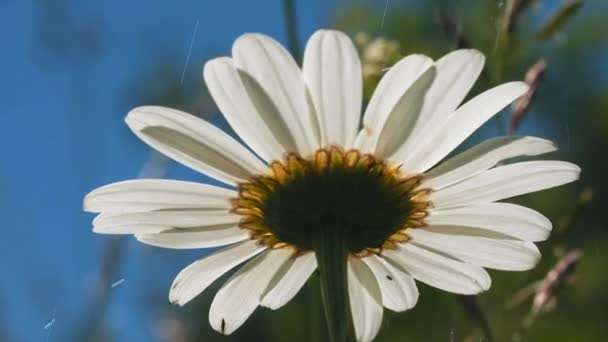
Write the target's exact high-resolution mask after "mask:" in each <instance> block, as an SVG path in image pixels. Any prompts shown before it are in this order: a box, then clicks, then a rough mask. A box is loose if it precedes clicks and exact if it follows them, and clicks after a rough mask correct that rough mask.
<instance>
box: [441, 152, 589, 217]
mask: <svg viewBox="0 0 608 342" xmlns="http://www.w3.org/2000/svg"><path fill="white" fill-rule="evenodd" d="M580 171H581V169H580V168H579V167H578V166H576V165H574V164H571V163H567V162H562V161H554V160H547V161H544V160H542V161H528V162H521V163H514V164H509V165H504V166H499V167H496V168H493V169H491V170H488V171H485V172H483V173H481V174H479V175H477V176H475V177H472V178H469V179H467V180H465V181H463V182H460V183H457V184H454V185H452V186H449V187H447V188H443V189H441V190H438V191H434V192H432V193H431V195H430V200H431V202H433V205H434V206H435V208H450V207H458V206H465V205H471V204H480V203H487V202H494V201H498V200H501V199H504V198H510V197H514V196H518V195H523V194H527V193H530V192H535V191H539V190H544V189H548V188H552V187H556V186H559V185H562V184H566V183H570V182H572V181H575V180H577V179H578V178H579V174H580Z"/></svg>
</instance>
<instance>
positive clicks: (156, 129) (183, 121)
mask: <svg viewBox="0 0 608 342" xmlns="http://www.w3.org/2000/svg"><path fill="white" fill-rule="evenodd" d="M125 121H126V122H127V125H129V127H130V128H131V130H133V132H134V133H135V134H136V135H137V136H138V137H139V138H140V139H142V140H143V141H145V142H146V143H148V144H149V145H150V146H152V147H154V148H155V149H157V150H158V151H159V152H161V153H163V154H165V155H167V156H169V157H171V158H173V159H174V160H176V161H178V162H180V163H182V164H184V165H186V166H188V167H191V168H193V169H195V170H197V171H199V172H202V173H204V174H207V175H209V176H211V177H213V178H215V179H217V180H220V181H222V182H224V183H227V184H232V185H234V184H235V183H236V182H238V181H244V180H247V179H248V177H249V176H250V175H251V174H259V173H262V172H264V171H265V169H266V167H265V165H264V164H263V163H262V162H261V161H260V160H259V159H258V158H256V157H255V156H254V155H253V154H252V153H251V152H249V150H247V149H246V148H245V147H244V146H243V145H241V144H239V143H238V142H237V141H236V140H234V139H233V138H231V137H230V136H229V135H228V134H226V133H224V132H223V131H222V130H220V129H219V128H217V127H215V126H213V125H211V124H210V123H208V122H206V121H204V120H201V119H199V118H197V117H195V116H193V115H190V114H187V113H184V112H180V111H178V110H175V109H170V108H164V107H156V106H146V107H138V108H135V109H133V110H132V111H131V112H129V115H127V118H126V119H125Z"/></svg>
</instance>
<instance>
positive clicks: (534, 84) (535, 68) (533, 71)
mask: <svg viewBox="0 0 608 342" xmlns="http://www.w3.org/2000/svg"><path fill="white" fill-rule="evenodd" d="M546 68H547V63H546V62H545V60H544V59H542V58H541V59H540V60H538V62H536V63H534V65H532V66H531V67H530V69H528V71H527V72H526V76H525V78H524V82H526V84H528V86H529V87H530V88H529V89H528V91H527V92H526V93H525V94H524V95H522V96H521V97H520V98H518V99H517V100H515V102H513V104H512V105H511V118H510V120H509V134H513V133H515V132H516V131H517V129H518V128H519V125H520V124H521V121H522V119H523V118H524V116H525V114H526V112H527V111H528V109H529V108H530V106H531V105H532V101H533V100H534V97H535V95H536V92H537V90H538V87H539V85H540V83H541V81H542V79H543V75H544V73H545V69H546Z"/></svg>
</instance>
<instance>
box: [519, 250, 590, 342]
mask: <svg viewBox="0 0 608 342" xmlns="http://www.w3.org/2000/svg"><path fill="white" fill-rule="evenodd" d="M582 257H583V251H581V250H579V249H574V250H571V251H569V252H567V253H565V254H564V255H563V256H562V257H561V258H560V259H559V260H558V261H557V263H556V264H555V265H554V266H553V267H552V268H551V269H550V270H549V272H547V275H546V276H545V277H544V278H543V279H542V280H540V281H537V282H535V283H533V284H531V285H532V286H533V288H534V291H533V292H532V293H529V290H528V288H529V287H530V286H526V287H525V288H524V290H525V291H524V290H522V291H520V292H518V293H517V294H516V296H519V297H522V293H524V292H525V293H526V296H525V298H524V300H525V299H527V298H529V297H530V296H532V295H534V298H533V300H532V307H531V308H530V312H529V313H528V315H527V316H526V317H525V318H524V319H523V321H522V323H521V325H520V327H519V329H518V330H517V331H515V332H514V333H513V335H512V336H511V340H512V341H521V340H522V338H523V336H524V335H525V333H526V332H527V331H528V330H529V329H530V327H531V326H532V324H533V323H534V321H535V320H536V318H537V317H538V315H539V314H540V313H542V312H548V311H551V310H553V309H554V308H555V306H556V303H557V295H558V294H559V292H560V291H561V290H562V289H564V288H565V287H566V285H570V284H572V279H573V278H572V273H573V272H574V269H575V268H576V266H577V265H578V263H579V261H580V260H581V258H582ZM528 293H529V294H528ZM515 302H520V303H521V302H523V300H522V299H521V298H512V299H511V300H510V303H515ZM508 306H511V307H513V305H512V304H508Z"/></svg>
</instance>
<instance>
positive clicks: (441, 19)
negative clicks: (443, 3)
mask: <svg viewBox="0 0 608 342" xmlns="http://www.w3.org/2000/svg"><path fill="white" fill-rule="evenodd" d="M434 16H435V22H436V23H437V24H439V26H441V29H442V30H443V33H444V34H445V36H446V37H447V38H448V39H450V40H451V41H453V42H454V43H455V44H456V48H457V49H468V48H471V47H472V45H471V42H470V41H469V39H468V38H467V37H466V36H465V35H464V33H463V32H462V30H461V29H459V28H458V27H457V26H456V24H455V23H454V20H452V18H451V17H450V16H449V15H448V14H447V13H446V12H445V11H444V10H443V9H441V8H440V7H435V12H434Z"/></svg>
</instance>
